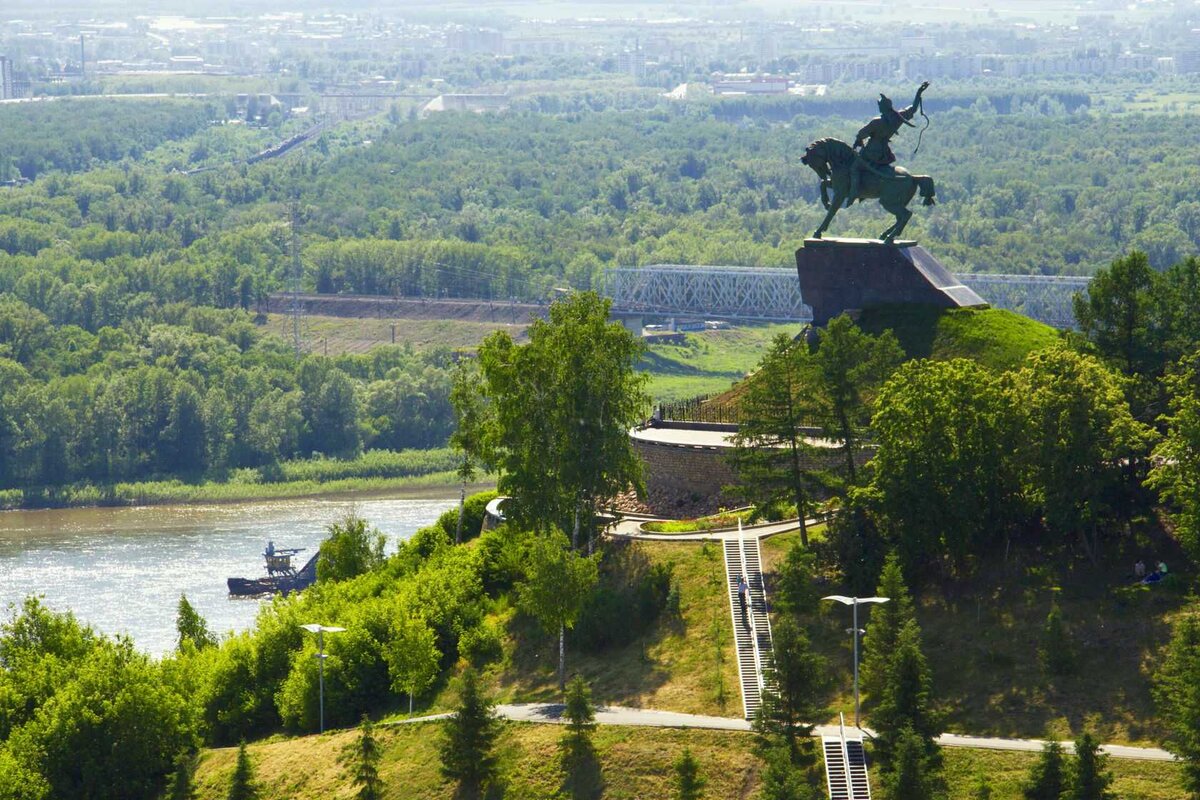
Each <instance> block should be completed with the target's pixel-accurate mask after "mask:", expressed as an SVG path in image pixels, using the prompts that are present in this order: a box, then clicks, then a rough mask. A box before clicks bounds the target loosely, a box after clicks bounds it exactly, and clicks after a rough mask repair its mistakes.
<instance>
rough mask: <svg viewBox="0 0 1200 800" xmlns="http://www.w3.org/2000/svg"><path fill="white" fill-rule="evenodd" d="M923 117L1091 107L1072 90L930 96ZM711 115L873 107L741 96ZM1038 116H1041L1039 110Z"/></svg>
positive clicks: (781, 115)
mask: <svg viewBox="0 0 1200 800" xmlns="http://www.w3.org/2000/svg"><path fill="white" fill-rule="evenodd" d="M915 90H916V82H915V81H914V82H913V86H912V89H911V90H909V91H907V93H906V94H902V95H897V96H895V97H892V102H893V103H895V104H896V108H903V107H904V106H907V105H908V104H909V103H911V102H912V98H913V93H914V92H915ZM924 106H925V112H926V113H927V114H938V113H940V112H943V111H949V110H951V109H955V108H970V109H973V110H976V111H983V112H987V111H991V112H994V113H996V114H1013V113H1019V112H1020V111H1022V110H1024V109H1030V108H1034V109H1037V108H1039V107H1040V108H1042V109H1045V108H1047V107H1051V106H1052V107H1054V108H1057V109H1061V110H1062V111H1065V112H1066V113H1069V114H1074V113H1076V112H1077V111H1079V110H1080V109H1085V108H1088V107H1089V106H1091V98H1090V97H1089V96H1088V95H1087V94H1086V93H1085V92H1073V91H1041V90H1037V91H1022V90H1012V91H986V92H970V93H958V94H949V95H946V94H935V93H932V92H931V93H930V94H929V96H928V97H927V98H926V100H925V102H924ZM712 109H713V112H712V113H713V116H714V117H715V118H716V119H719V120H723V121H726V122H736V121H738V120H741V119H746V118H749V119H766V120H771V121H774V122H790V121H791V120H792V119H794V118H795V117H797V116H802V117H843V118H849V119H855V118H858V117H863V121H864V122H866V120H867V118H869V116H870V115H871V114H872V113H874V112H873V110H872V109H873V105H872V103H871V101H870V100H869V99H868V100H866V101H864V99H863V98H861V97H849V98H848V97H810V96H798V95H777V96H766V97H747V96H743V95H735V96H727V97H718V98H715V99H714V101H713V103H712ZM1042 113H1045V111H1043V112H1042Z"/></svg>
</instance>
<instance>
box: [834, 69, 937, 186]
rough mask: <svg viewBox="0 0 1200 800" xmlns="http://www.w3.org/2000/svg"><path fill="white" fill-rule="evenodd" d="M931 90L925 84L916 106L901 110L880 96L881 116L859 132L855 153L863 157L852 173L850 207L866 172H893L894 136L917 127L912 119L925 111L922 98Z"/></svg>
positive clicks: (883, 96)
mask: <svg viewBox="0 0 1200 800" xmlns="http://www.w3.org/2000/svg"><path fill="white" fill-rule="evenodd" d="M928 88H929V81H925V82H924V83H922V84H921V86H920V87H919V88H918V89H917V95H916V97H914V98H913V101H912V105H910V106H908V107H907V108H902V109H901V110H899V111H897V110H896V108H895V106H893V105H892V101H891V98H889V97H888V96H887V95H885V94H880V95H879V116H878V117H875V118H874V119H872V120H871V121H870V122H868V123H867V124H866V125H864V126H863V128H862V130H860V131H859V132H858V136H856V137H855V138H854V150H855V152H857V153H858V155H859V157H858V158H856V159H855V160H854V166H853V167H851V170H850V196H849V197H847V198H846V207H847V208H849V207H850V204H851V203H853V202H854V201H855V200H857V199H859V197H858V186H859V181H860V177H859V176H860V174H861V173H862V171H863V170H864V169H872V168H873V169H874V170H875V171H883V172H889V171H890V169H889V167H888V165H889V164H891V163H892V162H894V161H895V160H896V154H895V153H893V152H892V146H891V140H892V137H893V136H895V135H896V133H897V132H898V131H899V130H900V128H901V126H903V125H907V126H908V127H910V128H915V127H916V126H915V125H913V124H912V123H911V122H909V120H911V119H912V118H913V117H914V116H916V114H917V112H918V111H920V110H921V95H922V94H924V93H925V90H926V89H928ZM864 162H865V163H864Z"/></svg>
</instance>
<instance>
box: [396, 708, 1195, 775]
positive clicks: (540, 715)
mask: <svg viewBox="0 0 1200 800" xmlns="http://www.w3.org/2000/svg"><path fill="white" fill-rule="evenodd" d="M496 713H497V714H499V715H500V716H501V717H503V718H504V719H509V720H513V721H515V722H543V723H551V724H561V723H562V722H563V719H562V714H563V706H562V705H561V704H557V703H519V704H513V705H498V706H496ZM448 716H450V715H449V714H433V715H430V716H427V717H416V718H414V719H408V720H402V721H401V722H400V723H397V724H404V723H409V722H428V721H430V720H439V719H445V718H446V717H448ZM596 722H598V723H600V724H602V725H625V726H631V727H650V728H696V729H700V730H714V731H748V730H750V729H751V728H750V723H749V722H748V721H747V720H744V719H741V718H736V719H735V718H731V717H709V716H704V715H701V714H681V713H679V712H676V711H654V710H652V709H642V708H625V707H623V706H601V707H599V708H597V709H596ZM864 732H865V733H866V734H868V736H870V735H873V732H872V731H870V730H869V729H864ZM813 735H814V736H837V735H838V726H836V725H818V726H816V728H815V729H814V730H813ZM938 743H939V744H940V745H942V746H943V747H969V748H974V749H977V750H1016V751H1022V752H1037V751H1039V750H1041V749H1042V745H1043V744H1045V742H1043V741H1042V740H1040V739H1001V738H997V737H987V736H963V735H961V734H957V733H946V734H942V735H941V736H939V737H938ZM1063 749H1064V750H1066V751H1067V752H1068V753H1069V752H1071V751H1072V750H1073V746H1072V744H1071V743H1070V742H1063ZM1102 749H1103V750H1104V751H1105V752H1106V753H1108V754H1109V755H1110V756H1112V757H1113V758H1128V759H1136V760H1141V761H1174V760H1175V756H1173V755H1171V754H1170V753H1168V752H1167V751H1166V750H1161V749H1159V748H1157V747H1128V746H1126V745H1114V744H1106V745H1104V746H1103V748H1102Z"/></svg>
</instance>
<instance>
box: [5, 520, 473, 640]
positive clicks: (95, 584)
mask: <svg viewBox="0 0 1200 800" xmlns="http://www.w3.org/2000/svg"><path fill="white" fill-rule="evenodd" d="M454 505H455V499H453V498H451V499H444V498H431V499H430V498H412V497H407V498H403V499H357V500H353V501H350V500H341V499H338V500H281V501H271V502H261V503H245V504H236V505H212V506H151V507H144V508H90V509H71V510H65V511H30V512H21V511H7V512H3V513H0V607H6V606H8V605H9V604H10V603H19V602H21V600H22V599H23V598H25V597H26V596H27V595H30V594H40V595H44V597H45V602H46V604H47V605H49V606H50V607H51V608H54V609H56V610H60V611H65V610H70V611H73V612H74V613H75V615H76V616H77V617H78V618H79V619H80V620H83V621H84V622H87V623H88V624H90V625H92V626H93V627H94V628H96V629H98V630H100V631H103V632H104V633H109V634H115V633H124V634H128V635H130V636H131V637H132V638H133V640H134V642H135V643H136V644H137V646H138V647H139V648H141V649H143V650H146V651H149V652H150V653H153V654H155V655H161V654H162V653H165V652H167V651H168V650H170V649H172V648H173V647H174V646H175V610H176V605H177V603H178V601H179V595H180V594H186V595H187V597H188V600H189V601H190V602H191V603H192V604H193V605H194V606H195V607H196V609H197V610H198V611H199V612H200V613H201V614H202V615H203V616H204V618H205V619H206V620H208V624H209V628H210V629H211V630H213V631H216V632H219V633H223V632H226V631H230V630H244V629H246V628H248V627H250V626H251V625H252V624H253V622H254V617H255V614H256V613H257V611H258V607H259V605H260V603H261V601H260V600H253V599H249V600H247V599H231V598H229V597H228V594H227V590H226V585H225V579H226V578H228V577H230V576H241V577H247V578H255V577H258V576H260V575H262V574H263V559H262V550H263V547H264V546H265V545H266V543H267V541H268V540H273V541H274V542H275V546H276V547H303V548H307V549H306V550H305V551H304V552H303V553H301V554H299V556H298V559H299V564H298V566H299V565H302V564H303V563H304V561H305V560H307V557H308V556H309V555H311V554H312V553H313V552H314V551H315V548H316V547H317V546H318V544H319V543H320V541H321V539H322V538H323V537H324V535H325V528H326V526H328V525H329V524H330V523H331V522H334V521H336V520H338V519H340V518H343V517H345V515H346V514H347V513H348V512H349V511H350V510H351V509H353V510H355V511H357V513H358V514H359V515H361V516H362V517H364V518H365V519H367V520H368V521H369V522H370V523H371V524H372V525H375V526H376V527H378V528H379V529H380V530H381V531H383V532H384V533H385V534H387V537H388V543H389V544H388V551H389V552H392V551H393V550H394V549H395V547H396V545H397V543H398V542H399V541H402V540H404V539H407V538H408V537H410V536H412V534H413V533H414V532H416V530H417V529H418V528H421V527H423V526H425V525H428V524H430V523H431V522H433V521H434V520H435V519H437V517H438V515H439V514H441V513H442V512H443V511H445V510H446V509H448V508H452V507H453V506H454ZM5 617H7V612H6V613H5Z"/></svg>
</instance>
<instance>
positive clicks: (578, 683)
mask: <svg viewBox="0 0 1200 800" xmlns="http://www.w3.org/2000/svg"><path fill="white" fill-rule="evenodd" d="M564 713H565V715H566V717H567V731H568V732H569V733H570V735H572V736H587V735H588V734H590V733H591V732H592V729H593V728H595V727H596V708H595V706H593V705H592V690H591V689H590V688H589V687H588V685H587V683H586V682H585V681H584V680H583V678H581V677H579V676H578V675H576V676H575V677H574V678H572V679H571V682H570V683H569V684H567V695H566V708H565V709H564Z"/></svg>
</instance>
